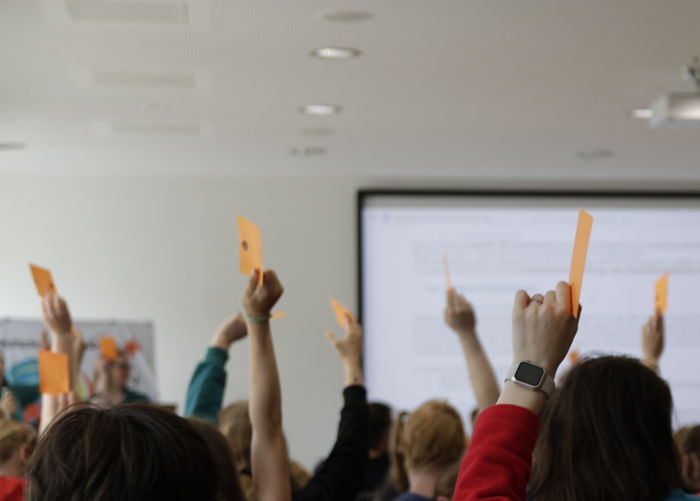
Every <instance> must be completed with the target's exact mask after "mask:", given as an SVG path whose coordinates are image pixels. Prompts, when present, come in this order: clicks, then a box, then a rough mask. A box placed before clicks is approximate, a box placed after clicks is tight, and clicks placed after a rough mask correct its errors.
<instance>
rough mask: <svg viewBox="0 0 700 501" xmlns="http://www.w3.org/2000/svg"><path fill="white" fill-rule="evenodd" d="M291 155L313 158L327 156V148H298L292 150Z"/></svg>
mask: <svg viewBox="0 0 700 501" xmlns="http://www.w3.org/2000/svg"><path fill="white" fill-rule="evenodd" d="M289 153H291V154H292V155H294V156H296V157H311V156H318V155H323V154H325V153H326V148H322V147H321V146H297V147H295V148H292V149H290V150H289Z"/></svg>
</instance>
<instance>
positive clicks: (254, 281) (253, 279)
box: [245, 270, 260, 297]
mask: <svg viewBox="0 0 700 501" xmlns="http://www.w3.org/2000/svg"><path fill="white" fill-rule="evenodd" d="M258 273H260V272H259V271H258V270H253V273H251V275H250V280H248V287H246V289H245V295H246V297H250V296H252V295H253V293H255V288H256V287H257V286H258Z"/></svg>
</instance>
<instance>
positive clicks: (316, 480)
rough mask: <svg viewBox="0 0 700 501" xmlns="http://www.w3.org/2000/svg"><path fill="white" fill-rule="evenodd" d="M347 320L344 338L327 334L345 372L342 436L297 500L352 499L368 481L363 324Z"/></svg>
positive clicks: (346, 500) (367, 411)
mask: <svg viewBox="0 0 700 501" xmlns="http://www.w3.org/2000/svg"><path fill="white" fill-rule="evenodd" d="M347 320H348V328H347V333H346V335H345V337H344V338H343V339H339V338H337V337H336V336H335V335H334V334H333V333H331V332H327V333H326V336H327V337H328V339H329V340H330V342H331V343H332V344H333V346H334V347H335V349H336V351H337V352H338V355H339V356H340V360H341V362H342V364H343V371H344V373H345V389H344V390H343V400H344V405H343V410H342V411H341V413H340V423H339V424H338V435H337V438H336V441H335V444H334V445H333V449H332V450H331V452H330V454H329V455H328V457H327V458H326V460H325V461H324V462H323V465H322V466H321V467H320V468H319V470H318V471H317V472H316V474H315V475H314V476H313V477H312V478H311V480H310V481H309V483H308V484H307V485H306V487H304V489H302V491H301V492H300V493H299V494H298V495H297V496H296V498H295V499H296V501H311V500H314V501H317V500H331V499H332V500H334V501H351V500H353V499H356V498H357V495H358V494H359V493H360V491H361V490H362V488H363V487H364V484H365V475H366V473H367V463H368V461H369V406H368V404H367V391H366V390H365V387H364V386H363V381H364V376H363V372H362V327H361V326H360V324H359V323H358V322H357V321H356V320H355V319H354V318H352V317H348V319H347Z"/></svg>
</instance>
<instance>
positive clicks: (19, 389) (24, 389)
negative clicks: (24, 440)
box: [10, 384, 39, 421]
mask: <svg viewBox="0 0 700 501" xmlns="http://www.w3.org/2000/svg"><path fill="white" fill-rule="evenodd" d="M10 391H12V394H13V395H14V396H15V400H16V401H17V411H16V412H15V414H14V416H12V418H13V419H15V420H17V421H22V417H23V415H24V408H25V407H26V406H27V405H29V404H31V403H34V402H36V401H37V400H38V399H39V386H38V385H34V384H17V385H12V386H10Z"/></svg>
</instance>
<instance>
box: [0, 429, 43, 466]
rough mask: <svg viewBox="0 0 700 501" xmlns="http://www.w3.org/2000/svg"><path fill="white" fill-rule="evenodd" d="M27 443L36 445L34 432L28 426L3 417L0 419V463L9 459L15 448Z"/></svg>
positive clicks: (32, 445)
mask: <svg viewBox="0 0 700 501" xmlns="http://www.w3.org/2000/svg"><path fill="white" fill-rule="evenodd" d="M24 445H29V446H30V447H32V448H33V447H34V446H35V445H36V432H35V431H34V430H33V429H32V428H31V427H29V426H27V425H26V424H23V423H19V422H17V421H12V420H10V419H5V420H2V421H0V464H2V463H6V462H7V461H9V460H10V458H11V457H12V455H13V454H14V453H15V452H17V450H18V449H19V448H20V447H22V446H24Z"/></svg>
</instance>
